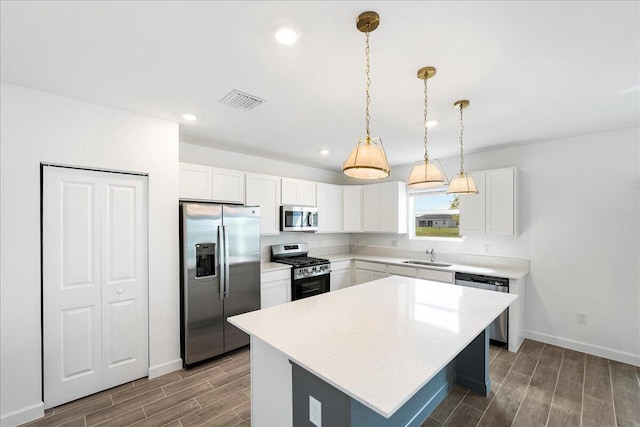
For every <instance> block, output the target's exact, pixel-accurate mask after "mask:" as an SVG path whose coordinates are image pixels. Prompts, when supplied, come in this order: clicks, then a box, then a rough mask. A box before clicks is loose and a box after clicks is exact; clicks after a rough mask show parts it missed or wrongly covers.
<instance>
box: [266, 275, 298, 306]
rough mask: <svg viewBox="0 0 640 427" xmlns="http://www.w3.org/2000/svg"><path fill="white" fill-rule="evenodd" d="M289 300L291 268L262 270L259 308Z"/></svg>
mask: <svg viewBox="0 0 640 427" xmlns="http://www.w3.org/2000/svg"><path fill="white" fill-rule="evenodd" d="M290 301H291V270H290V269H287V270H276V271H267V272H263V273H262V275H261V278H260V308H268V307H273V306H274V305H280V304H284V303H286V302H290Z"/></svg>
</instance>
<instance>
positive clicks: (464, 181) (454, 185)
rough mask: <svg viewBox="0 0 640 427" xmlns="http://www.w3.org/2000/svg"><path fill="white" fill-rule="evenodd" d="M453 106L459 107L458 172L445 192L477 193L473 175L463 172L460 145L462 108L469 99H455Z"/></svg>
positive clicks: (467, 103) (462, 128)
mask: <svg viewBox="0 0 640 427" xmlns="http://www.w3.org/2000/svg"><path fill="white" fill-rule="evenodd" d="M453 106H454V107H456V108H460V172H459V173H458V174H457V175H456V176H454V177H453V178H452V179H451V184H449V188H448V189H447V194H478V186H477V185H476V183H475V181H474V180H473V177H472V176H471V175H469V174H468V173H465V172H464V151H463V145H462V134H463V132H464V124H463V121H462V110H464V109H465V108H467V107H468V106H469V100H467V99H461V100H460V101H456V102H455V103H454V104H453Z"/></svg>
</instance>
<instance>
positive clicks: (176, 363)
mask: <svg viewBox="0 0 640 427" xmlns="http://www.w3.org/2000/svg"><path fill="white" fill-rule="evenodd" d="M180 369H182V359H175V360H171V361H169V362H165V363H161V364H159V365H155V366H149V379H150V380H152V379H154V378H157V377H159V376H162V375H165V374H170V373H171V372H175V371H179V370H180Z"/></svg>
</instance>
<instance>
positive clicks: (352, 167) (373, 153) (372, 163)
mask: <svg viewBox="0 0 640 427" xmlns="http://www.w3.org/2000/svg"><path fill="white" fill-rule="evenodd" d="M342 172H344V174H345V175H347V176H349V177H351V178H357V179H382V178H386V177H388V176H389V173H390V169H389V162H388V161H387V156H386V155H385V153H384V148H383V146H382V139H380V138H371V137H362V136H361V137H360V139H359V140H358V143H357V144H356V146H355V147H354V148H353V150H351V154H349V157H348V158H347V160H346V161H345V162H344V164H343V165H342Z"/></svg>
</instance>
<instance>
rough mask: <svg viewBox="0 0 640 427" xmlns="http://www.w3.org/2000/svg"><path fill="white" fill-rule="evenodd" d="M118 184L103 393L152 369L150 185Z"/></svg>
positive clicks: (107, 234) (105, 283) (109, 232)
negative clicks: (149, 282)
mask: <svg viewBox="0 0 640 427" xmlns="http://www.w3.org/2000/svg"><path fill="white" fill-rule="evenodd" d="M117 178H118V179H111V178H109V179H108V181H107V182H105V185H104V187H103V188H104V190H105V193H104V195H103V196H104V198H103V201H104V202H105V206H103V208H102V236H103V238H102V366H103V384H102V385H103V387H102V388H103V389H104V388H109V387H114V386H116V385H119V384H122V383H125V382H127V381H130V380H132V379H137V378H140V377H144V376H146V375H147V373H148V366H149V363H148V351H147V348H148V345H147V343H148V326H147V323H148V314H147V291H148V287H147V244H146V242H147V223H146V218H147V212H146V202H145V201H146V191H145V190H146V188H145V187H146V185H145V179H144V178H143V177H137V176H133V175H119V176H117Z"/></svg>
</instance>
